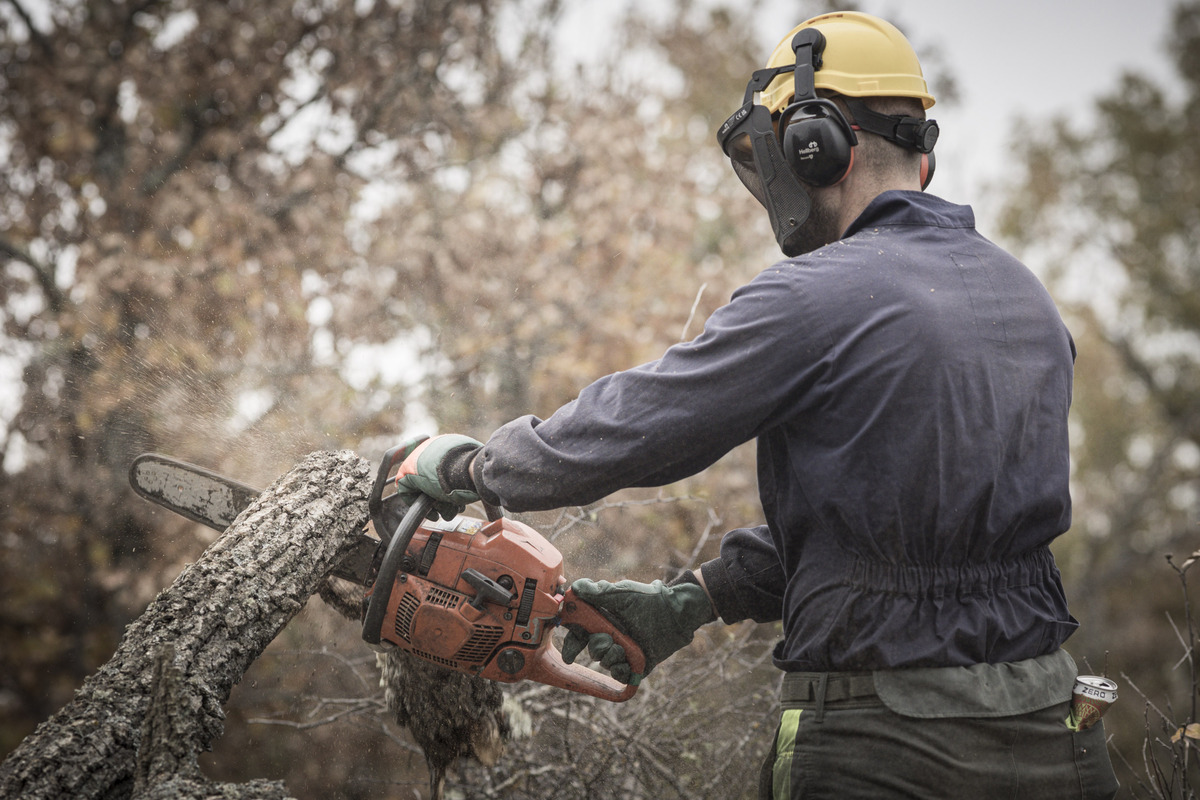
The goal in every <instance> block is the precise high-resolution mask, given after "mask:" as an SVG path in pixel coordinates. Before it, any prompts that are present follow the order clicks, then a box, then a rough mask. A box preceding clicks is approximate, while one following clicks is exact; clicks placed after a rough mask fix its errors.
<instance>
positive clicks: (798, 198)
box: [718, 12, 937, 255]
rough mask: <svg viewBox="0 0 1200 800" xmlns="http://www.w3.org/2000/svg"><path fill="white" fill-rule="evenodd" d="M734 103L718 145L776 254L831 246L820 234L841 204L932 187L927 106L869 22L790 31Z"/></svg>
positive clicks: (932, 138)
mask: <svg viewBox="0 0 1200 800" xmlns="http://www.w3.org/2000/svg"><path fill="white" fill-rule="evenodd" d="M756 94H757V95H758V98H757V99H758V103H757V104H756V103H755V102H754V99H755V95H756ZM743 103H744V105H743V106H742V108H741V109H739V110H738V112H736V113H735V114H734V115H733V116H731V117H730V118H729V120H728V121H727V122H726V123H725V125H723V126H722V128H721V130H720V132H719V133H718V139H719V141H720V143H721V147H722V148H723V149H724V151H725V153H726V154H727V155H728V156H729V157H730V159H731V160H732V161H733V165H734V169H735V171H736V172H737V173H738V176H739V177H740V178H741V179H742V181H743V183H745V184H746V186H747V188H749V189H750V190H751V192H753V193H754V195H755V197H756V198H758V200H759V202H761V203H762V204H763V205H764V206H766V208H767V210H768V212H769V213H770V215H771V224H772V227H773V228H774V230H775V236H776V239H777V240H778V242H779V245H780V247H781V248H782V249H783V251H784V253H785V254H787V255H797V254H799V253H803V252H807V251H808V250H811V249H813V248H814V247H819V246H820V245H822V244H826V243H828V242H829V241H833V240H834V239H836V238H837V236H838V234H839V233H840V229H837V230H833V231H832V233H831V232H830V231H829V230H826V228H829V227H830V226H836V225H837V224H838V221H839V220H840V218H841V217H842V216H844V214H842V213H839V212H840V211H844V208H839V206H844V205H845V203H844V202H843V201H845V200H847V199H853V200H855V201H856V202H857V199H859V198H861V197H862V196H864V194H865V193H869V192H874V194H870V197H871V198H873V197H874V196H875V195H876V194H878V193H879V192H881V191H886V190H887V189H889V188H917V187H919V188H924V186H925V185H926V184H927V183H928V179H929V178H930V177H932V149H933V145H934V143H935V142H936V141H937V123H935V122H931V121H930V122H927V121H925V109H927V108H929V107H930V106H932V105H933V103H934V99H933V96H932V95H931V94H929V91H928V88H927V86H926V84H925V79H924V77H923V75H922V73H921V65H920V62H919V61H918V59H917V56H916V53H915V52H914V51H913V48H912V45H910V44H909V42H908V40H907V39H906V38H905V37H904V35H903V34H901V33H900V31H899V30H897V29H896V28H895V26H893V25H891V24H890V23H888V22H886V21H884V20H881V19H879V18H877V17H872V16H870V15H867V14H860V13H856V12H840V13H833V14H824V15H821V16H819V17H814V18H813V19H810V20H808V21H807V22H804V23H802V24H801V25H799V26H797V27H796V28H794V29H792V30H791V31H790V32H789V33H788V34H787V36H785V37H784V38H783V40H782V41H780V43H779V45H778V46H777V47H776V48H775V51H774V52H773V53H772V55H771V58H770V59H769V61H768V64H767V67H766V68H765V69H762V70H758V71H757V72H755V73H754V76H753V77H752V78H751V81H750V83H749V84H748V85H747V87H746V96H745V98H744V100H743ZM850 175H853V176H854V177H853V179H851V180H847V179H848V176H850ZM843 181H846V182H847V185H842V183H843ZM825 187H838V188H837V189H836V190H833V191H828V190H826V189H825ZM868 199H869V198H868Z"/></svg>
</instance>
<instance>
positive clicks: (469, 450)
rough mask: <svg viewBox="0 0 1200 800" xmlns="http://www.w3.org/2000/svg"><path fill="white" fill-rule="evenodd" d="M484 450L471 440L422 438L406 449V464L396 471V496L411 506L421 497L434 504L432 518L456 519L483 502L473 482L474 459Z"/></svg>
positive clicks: (453, 436)
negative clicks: (471, 505)
mask: <svg viewBox="0 0 1200 800" xmlns="http://www.w3.org/2000/svg"><path fill="white" fill-rule="evenodd" d="M481 447H483V444H482V443H481V442H477V441H476V440H474V439H472V438H471V437H469V436H460V435H458V434H455V433H451V434H446V435H444V436H435V437H433V438H432V439H430V438H429V437H428V436H418V437H416V438H414V439H411V440H410V441H408V442H406V443H405V445H404V448H405V449H404V460H403V461H402V462H401V464H400V468H399V469H398V470H397V471H396V492H397V493H398V494H399V495H400V499H401V500H403V501H404V502H405V503H406V504H407V505H410V506H411V505H412V504H413V503H414V502H415V501H416V499H417V497H419V496H420V495H422V494H424V495H428V496H430V497H432V498H433V500H434V506H433V508H434V510H433V512H432V513H431V514H430V515H429V516H430V518H431V519H437V515H439V514H440V515H441V516H442V518H443V519H453V518H454V517H456V516H457V515H459V514H461V513H462V512H463V510H464V509H465V508H466V507H467V506H468V505H470V504H471V503H474V502H475V501H477V500H478V499H479V494H478V493H477V492H476V491H475V482H474V481H473V480H472V479H471V471H470V468H471V459H473V458H474V457H475V453H477V452H478V451H479V449H480V448H481Z"/></svg>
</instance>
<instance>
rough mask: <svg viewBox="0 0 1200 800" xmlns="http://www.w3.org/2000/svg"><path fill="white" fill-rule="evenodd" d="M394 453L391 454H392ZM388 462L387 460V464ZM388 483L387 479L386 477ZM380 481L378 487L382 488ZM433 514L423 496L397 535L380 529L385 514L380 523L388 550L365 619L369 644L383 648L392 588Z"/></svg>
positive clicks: (406, 515) (430, 503) (364, 635)
mask: <svg viewBox="0 0 1200 800" xmlns="http://www.w3.org/2000/svg"><path fill="white" fill-rule="evenodd" d="M389 452H390V451H389ZM387 462H388V459H387V458H384V464H385V465H386V464H387ZM380 470H381V472H385V471H386V467H385V466H383V467H380ZM385 482H386V477H385ZM378 483H379V482H378V480H377V481H376V486H377V488H378ZM371 497H372V499H374V497H375V492H374V491H372V492H371ZM432 510H433V498H432V497H430V496H428V495H424V494H423V495H421V496H420V497H418V498H417V499H416V501H415V502H414V503H413V504H412V505H411V506H409V507H408V511H406V512H405V513H404V517H403V518H402V519H401V520H400V525H399V526H398V527H397V528H396V530H395V533H394V535H392V534H391V533H390V532H389V533H386V534H385V533H384V528H382V527H379V526H380V524H381V523H382V522H383V521H384V519H383V517H382V514H381V515H380V519H379V520H378V521H376V528H375V529H376V530H377V531H379V536H380V538H383V537H385V536H386V537H387V538H384V541H385V542H387V543H388V544H387V550H386V551H384V554H383V561H382V563H380V565H379V574H378V576H377V577H376V578H375V585H374V588H373V589H372V590H371V599H370V600H369V601H368V602H367V613H366V614H364V615H363V631H362V638H363V641H365V642H366V643H367V644H379V633H380V631H381V630H382V628H383V618H384V616H385V615H386V614H387V607H388V600H389V598H390V597H391V594H392V587H393V586H394V585H395V583H396V573H398V572H399V571H400V564H401V563H402V562H403V560H404V553H405V551H406V550H408V543H409V542H411V541H412V537H413V534H415V533H416V532H417V529H418V528H420V527H421V523H422V522H423V521H424V520H425V515H426V514H428V513H429V512H430V511H432ZM374 518H375V513H374V511H372V519H373V520H374Z"/></svg>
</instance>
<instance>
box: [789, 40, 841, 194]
mask: <svg viewBox="0 0 1200 800" xmlns="http://www.w3.org/2000/svg"><path fill="white" fill-rule="evenodd" d="M792 49H793V50H794V51H795V53H796V67H795V72H794V75H795V81H796V88H795V92H794V93H793V95H792V104H791V105H789V106H788V107H787V108H785V109H783V112H782V113H781V114H780V115H779V141H780V144H781V145H782V147H783V156H784V159H786V160H787V163H788V166H790V167H791V168H792V170H793V171H794V172H795V173H796V177H798V178H799V179H800V180H802V181H804V182H805V183H807V184H810V185H812V186H832V185H833V184H835V183H837V182H838V181H840V180H842V179H843V178H845V177H846V175H847V173H849V171H850V165H851V164H852V163H853V162H854V146H855V145H856V144H858V137H857V136H856V135H855V133H854V130H853V129H852V128H851V127H850V123H849V122H847V121H846V116H845V114H843V113H842V111H841V109H839V108H838V107H837V106H835V105H834V104H833V103H832V102H830V101H829V100H826V99H824V98H821V97H817V91H816V72H817V70H819V69H820V68H821V64H822V60H823V57H822V53H824V52H825V35H824V34H823V33H821V32H820V31H819V30H817V29H816V28H804V29H803V30H800V31H798V32H797V33H796V35H795V37H793V39H792Z"/></svg>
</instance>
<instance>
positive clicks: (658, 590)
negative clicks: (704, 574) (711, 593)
mask: <svg viewBox="0 0 1200 800" xmlns="http://www.w3.org/2000/svg"><path fill="white" fill-rule="evenodd" d="M571 588H572V589H574V590H575V594H576V595H578V596H579V599H580V600H582V601H584V602H585V603H587V604H589V605H592V606H595V607H596V608H598V609H601V610H602V611H603V612H604V613H605V615H606V616H607V617H608V618H609V619H611V620H612V621H613V622H614V623H615V624H616V625H617V627H618V628H620V629H621V630H622V631H624V632H625V633H626V634H627V635H628V636H629V638H631V639H633V641H634V642H636V643H637V645H638V647H640V648H642V652H643V653H644V654H645V656H646V673H645V674H646V675H648V674H650V671H651V670H652V669H654V668H655V667H656V666H658V665H659V664H661V663H662V662H663V661H665V660H666V659H667V658H668V657H669V656H670V655H671V654H672V653H674V652H675V651H676V650H679V649H681V648H683V647H686V646H687V645H688V644H690V643H691V641H692V636H693V634H694V633H695V632H696V629H697V628H699V627H700V626H701V625H703V624H705V623H706V622H712V621H713V620H715V619H716V618H717V615H716V612H715V611H713V606H712V601H711V600H709V598H708V593H707V592H705V591H704V588H703V587H701V586H699V585H698V584H695V583H680V584H677V585H674V586H667V585H666V584H664V583H663V582H662V581H654V583H638V582H637V581H629V580H625V581H618V582H617V583H609V582H608V581H590V580H587V579H586V578H584V579H580V580H577V581H575V582H574V583H573V584H571ZM566 627H567V637H566V639H564V640H563V646H562V657H563V661H565V662H567V663H568V664H570V663H572V662H573V661H574V660H575V658H576V657H577V656H578V655H579V654H580V653H582V652H583V650H584V648H587V651H588V652H589V653H590V654H591V656H592V658H594V659H595V660H596V661H598V662H600V666H602V667H604V668H605V669H607V670H608V671H609V673H610V674H611V675H612V676H613V678H615V679H616V680H618V681H620V682H621V683H635V684H636V683H638V682H639V681H640V680H641V679H642V677H644V676H643V675H635V674H633V672H632V670H631V669H630V667H629V662H628V661H627V660H626V658H625V648H623V647H621V645H619V644H616V643H615V642H614V641H613V638H612V636H610V635H608V634H607V633H590V632H589V631H586V630H584V629H583V628H582V627H580V626H577V625H568V626H566Z"/></svg>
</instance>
